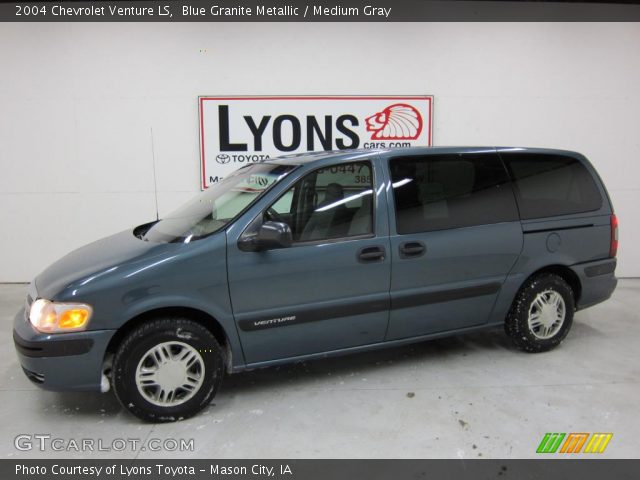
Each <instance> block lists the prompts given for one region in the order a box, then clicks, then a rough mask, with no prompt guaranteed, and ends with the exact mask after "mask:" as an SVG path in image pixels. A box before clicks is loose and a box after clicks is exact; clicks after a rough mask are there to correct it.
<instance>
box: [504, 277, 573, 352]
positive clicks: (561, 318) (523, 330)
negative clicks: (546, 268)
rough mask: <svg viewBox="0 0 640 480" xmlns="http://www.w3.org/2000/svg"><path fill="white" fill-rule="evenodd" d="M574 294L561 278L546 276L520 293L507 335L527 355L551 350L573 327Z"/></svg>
mask: <svg viewBox="0 0 640 480" xmlns="http://www.w3.org/2000/svg"><path fill="white" fill-rule="evenodd" d="M574 311H575V300H574V297H573V291H572V289H571V287H570V286H569V285H568V284H567V282H566V281H565V280H564V279H563V278H562V277H560V276H558V275H555V274H552V273H542V274H539V275H536V276H534V277H532V278H531V279H530V280H528V281H527V283H526V284H525V285H524V286H523V287H522V288H521V289H520V291H519V292H518V295H517V296H516V299H515V301H514V302H513V305H512V306H511V310H510V311H509V313H508V315H507V318H506V321H505V331H506V332H507V335H509V337H511V340H512V341H513V343H514V344H515V345H516V346H517V347H518V348H520V349H521V350H524V351H525V352H531V353H537V352H545V351H548V350H551V349H553V348H555V347H556V346H558V345H559V344H560V342H562V340H564V338H565V337H566V336H567V334H568V333H569V330H570V329H571V324H572V323H573V313H574Z"/></svg>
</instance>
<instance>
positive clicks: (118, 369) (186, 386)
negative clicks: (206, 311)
mask: <svg viewBox="0 0 640 480" xmlns="http://www.w3.org/2000/svg"><path fill="white" fill-rule="evenodd" d="M223 364H224V361H223V356H222V352H221V349H220V345H219V344H218V342H217V341H216V338H215V337H214V336H213V334H212V333H211V332H210V331H209V330H207V329H206V328H205V327H203V326H202V325H200V324H199V323H196V322H194V321H192V320H188V319H184V318H162V319H156V320H151V321H149V322H147V323H144V324H143V325H141V326H139V327H137V328H136V329H134V330H133V331H132V332H131V333H129V334H128V335H127V336H126V337H125V339H124V340H123V342H122V343H121V344H120V347H119V348H118V351H117V352H116V355H115V357H114V361H113V369H112V372H113V373H112V382H113V389H114V392H115V394H116V396H117V397H118V400H119V401H120V403H121V404H122V405H123V406H124V407H125V408H126V409H127V410H129V411H130V412H131V413H133V414H134V415H136V416H137V417H139V418H141V419H143V420H146V421H151V422H172V421H175V420H182V419H184V418H188V417H191V416H192V415H195V414H196V413H198V412H199V411H200V410H202V409H203V408H204V407H206V406H207V405H208V404H209V402H210V401H211V400H212V399H213V397H214V396H215V394H216V392H217V390H218V387H219V386H220V383H221V381H222V376H223Z"/></svg>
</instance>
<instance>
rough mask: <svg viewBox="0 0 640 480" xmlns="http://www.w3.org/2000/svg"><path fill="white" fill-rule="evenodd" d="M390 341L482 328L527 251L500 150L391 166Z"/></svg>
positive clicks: (432, 157)
mask: <svg viewBox="0 0 640 480" xmlns="http://www.w3.org/2000/svg"><path fill="white" fill-rule="evenodd" d="M388 162H389V169H390V175H391V181H392V188H391V189H390V191H389V201H390V203H391V204H392V206H391V208H390V212H391V218H392V220H391V231H392V234H391V255H392V258H393V268H392V279H391V314H390V319H389V332H388V334H387V339H388V340H394V339H401V338H408V337H415V336H420V335H428V334H434V333H438V332H445V331H453V330H458V329H464V328H467V327H472V326H475V325H482V324H485V323H486V322H487V321H488V318H489V315H490V313H491V311H492V309H493V305H494V303H495V300H496V298H497V295H498V293H499V291H500V289H501V288H502V284H503V283H504V281H505V278H506V276H507V274H508V272H509V271H510V270H511V268H512V267H513V265H514V263H515V262H516V260H517V258H518V256H519V254H520V251H521V250H522V242H523V239H522V227H521V225H520V222H519V219H518V211H517V207H516V204H515V200H514V196H513V191H512V189H511V185H510V183H509V180H508V176H507V172H506V170H505V168H504V166H503V164H502V162H501V160H500V158H499V157H498V156H497V154H496V153H495V151H486V152H477V151H476V152H469V153H464V154H443V155H424V156H405V157H401V158H392V159H390V160H389V161H388Z"/></svg>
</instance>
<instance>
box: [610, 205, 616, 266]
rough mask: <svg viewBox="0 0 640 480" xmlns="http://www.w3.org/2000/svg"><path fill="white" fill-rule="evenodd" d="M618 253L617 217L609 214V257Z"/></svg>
mask: <svg viewBox="0 0 640 480" xmlns="http://www.w3.org/2000/svg"><path fill="white" fill-rule="evenodd" d="M617 253H618V217H616V216H615V215H611V244H610V246H609V257H611V258H613V257H615V256H616V255H617Z"/></svg>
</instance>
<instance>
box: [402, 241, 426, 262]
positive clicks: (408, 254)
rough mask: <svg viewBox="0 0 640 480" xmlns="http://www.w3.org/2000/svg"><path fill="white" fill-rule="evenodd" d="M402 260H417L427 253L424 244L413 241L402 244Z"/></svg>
mask: <svg viewBox="0 0 640 480" xmlns="http://www.w3.org/2000/svg"><path fill="white" fill-rule="evenodd" d="M399 250H400V258H416V257H421V256H422V255H424V254H425V252H426V251H427V247H425V245H424V243H422V242H417V241H412V242H404V243H401V244H400V249H399Z"/></svg>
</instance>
